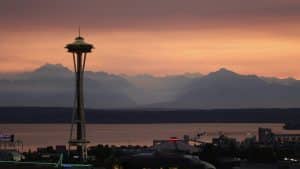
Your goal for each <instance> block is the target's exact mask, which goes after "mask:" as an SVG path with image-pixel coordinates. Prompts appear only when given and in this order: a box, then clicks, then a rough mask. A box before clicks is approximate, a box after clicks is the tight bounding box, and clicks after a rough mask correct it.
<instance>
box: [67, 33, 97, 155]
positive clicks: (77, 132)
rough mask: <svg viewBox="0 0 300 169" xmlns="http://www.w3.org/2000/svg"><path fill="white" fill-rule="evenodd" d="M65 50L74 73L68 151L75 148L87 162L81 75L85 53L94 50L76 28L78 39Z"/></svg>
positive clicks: (82, 73)
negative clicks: (70, 60) (73, 93)
mask: <svg viewBox="0 0 300 169" xmlns="http://www.w3.org/2000/svg"><path fill="white" fill-rule="evenodd" d="M65 48H66V49H68V52H69V53H72V55H73V62H74V72H75V78H76V85H75V98H74V107H73V118H72V124H71V131H70V138H69V151H70V150H71V148H72V147H76V154H77V155H79V156H80V158H81V160H82V161H86V160H87V144H88V143H89V141H87V139H86V128H85V123H86V122H85V113H84V98H83V75H84V70H85V62H86V57H87V53H90V52H92V49H93V48H94V47H93V45H92V44H89V43H86V42H85V41H84V38H83V37H81V35H80V27H79V28H78V37H76V38H75V41H74V42H73V43H70V44H67V45H66V47H65Z"/></svg>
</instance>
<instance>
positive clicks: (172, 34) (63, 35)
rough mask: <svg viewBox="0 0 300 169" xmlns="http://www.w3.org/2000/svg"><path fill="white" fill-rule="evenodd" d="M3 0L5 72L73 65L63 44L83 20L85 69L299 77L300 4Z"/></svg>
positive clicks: (2, 67) (236, 0)
mask: <svg viewBox="0 0 300 169" xmlns="http://www.w3.org/2000/svg"><path fill="white" fill-rule="evenodd" d="M1 3H2V5H1V7H0V9H1V10H0V11H1V12H0V14H1V15H0V19H1V23H0V28H1V30H2V31H1V32H0V35H1V39H2V41H3V43H1V45H0V49H1V51H2V54H1V56H0V59H1V64H0V72H2V73H5V72H23V71H31V70H33V69H36V68H38V67H39V66H40V65H43V64H44V63H46V62H47V63H62V64H63V65H66V66H67V67H68V68H72V66H73V65H72V64H73V63H72V62H71V61H70V57H69V56H68V55H66V54H65V53H64V49H63V48H61V46H63V45H64V44H65V43H68V41H66V40H68V39H72V38H73V37H74V36H76V35H77V27H78V26H79V25H81V27H82V34H83V36H85V37H86V38H87V39H89V40H90V41H91V42H92V43H94V44H96V45H97V51H98V52H97V53H92V54H91V55H90V56H89V57H88V58H87V59H88V61H89V65H87V69H88V70H93V71H105V72H111V73H115V74H144V73H147V74H153V75H167V74H181V73H184V72H200V73H203V74H206V73H208V72H211V71H215V70H217V69H219V68H222V67H226V68H227V69H230V70H234V71H236V72H239V73H242V74H258V75H261V76H276V77H281V78H284V77H295V78H297V79H299V78H300V72H299V71H298V67H299V61H300V51H298V50H297V48H298V45H297V44H299V43H300V37H299V35H300V29H299V28H300V26H299V23H298V22H297V20H298V19H299V16H300V12H299V11H300V10H299V9H300V2H296V1H292V0H284V1H283V0H278V1H276V2H275V1H271V0H263V1H261V0H260V1H258V0H255V1H251V2H250V1H249V2H244V1H241V0H227V1H226V3H225V2H219V1H215V0H214V1H204V0H202V1H194V0H190V1H186V2H185V3H183V2H182V1H180V0H175V1H172V2H171V1H169V0H166V1H163V2H149V1H134V0H126V1H124V2H119V1H118V2H117V1H110V2H107V1H89V3H83V2H80V1H75V3H72V4H69V3H68V1H46V2H43V3H42V2H38V1H35V0H29V1H26V3H25V2H18V3H16V2H15V1H2V2H1ZM80 6H81V7H82V8H79V7H80ZM49 7H51V8H49ZM74 9H77V10H74ZM85 9H88V10H87V11H85Z"/></svg>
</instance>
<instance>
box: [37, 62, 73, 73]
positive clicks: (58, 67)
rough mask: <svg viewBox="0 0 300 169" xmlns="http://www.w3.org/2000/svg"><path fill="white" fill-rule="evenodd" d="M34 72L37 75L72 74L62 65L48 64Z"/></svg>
mask: <svg viewBox="0 0 300 169" xmlns="http://www.w3.org/2000/svg"><path fill="white" fill-rule="evenodd" d="M34 72H36V73H47V72H64V73H65V72H70V70H69V69H68V68H67V67H65V66H63V65H62V64H50V63H46V64H44V65H42V66H41V67H39V68H37V69H36V70H35V71H34Z"/></svg>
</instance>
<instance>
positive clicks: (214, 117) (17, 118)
mask: <svg viewBox="0 0 300 169" xmlns="http://www.w3.org/2000/svg"><path fill="white" fill-rule="evenodd" d="M71 117H72V108H58V107H0V123H2V124H3V123H9V124H13V123H23V124H24V123H25V124H26V123H28V124H32V123H34V124H38V123H43V124H44V123H47V124H57V123H62V124H68V123H70V121H71ZM297 119H300V108H270V109H259V108H258V109H212V110H204V109H202V110H197V109H186V110H184V109H180V110H175V109H152V108H151V109H147V108H144V109H101V110H100V109H86V121H87V123H88V124H163V123H164V124H168V123H285V122H290V121H295V120H297Z"/></svg>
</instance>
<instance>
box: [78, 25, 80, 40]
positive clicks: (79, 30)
mask: <svg viewBox="0 0 300 169" xmlns="http://www.w3.org/2000/svg"><path fill="white" fill-rule="evenodd" d="M78 36H79V37H80V25H79V26H78Z"/></svg>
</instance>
